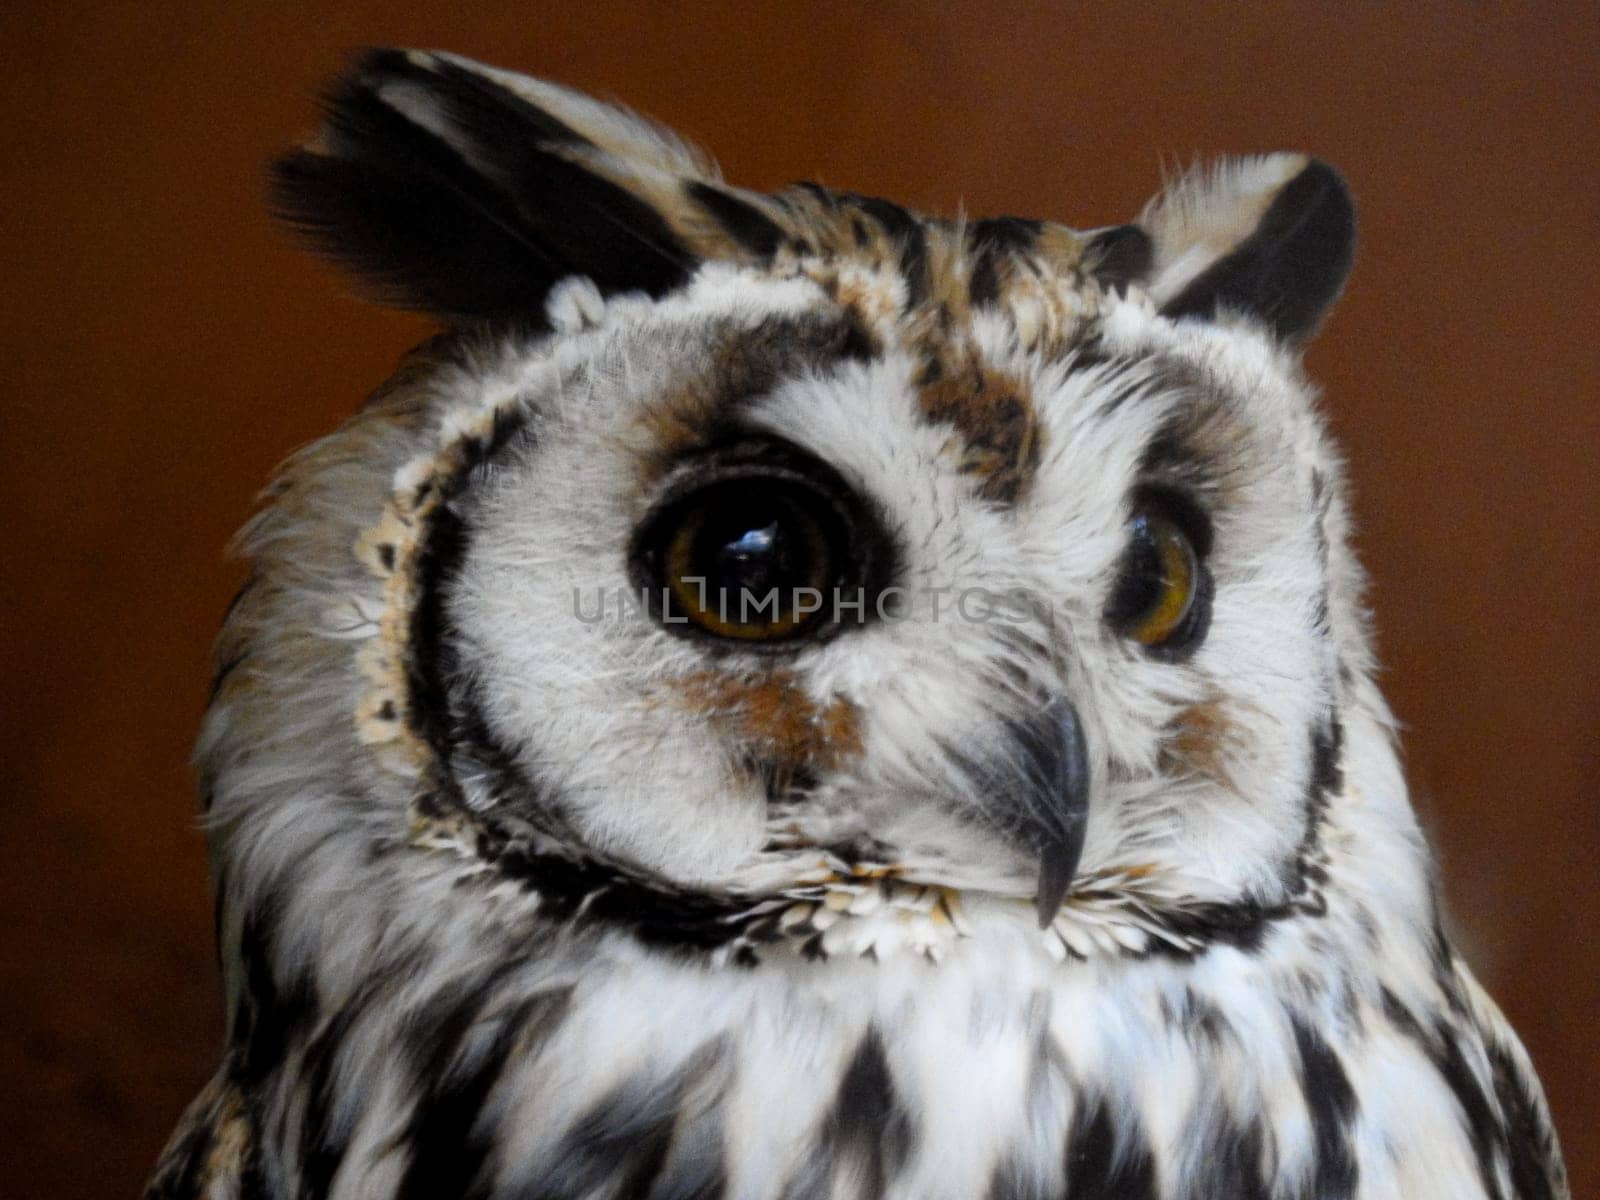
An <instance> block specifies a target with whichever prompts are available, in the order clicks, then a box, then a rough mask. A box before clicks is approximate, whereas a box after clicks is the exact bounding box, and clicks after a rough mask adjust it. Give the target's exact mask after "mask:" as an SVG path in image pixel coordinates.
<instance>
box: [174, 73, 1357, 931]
mask: <svg viewBox="0 0 1600 1200" xmlns="http://www.w3.org/2000/svg"><path fill="white" fill-rule="evenodd" d="M274 181H275V196H276V200H277V202H278V204H279V207H280V209H281V211H282V212H283V213H284V214H285V215H287V216H288V217H289V218H290V219H291V220H292V221H293V222H294V223H295V224H296V225H297V226H298V227H299V229H300V230H301V231H303V233H305V234H306V235H307V236H308V237H309V239H310V240H311V242H312V243H313V244H314V245H315V246H316V247H317V248H318V249H320V250H322V251H324V252H326V253H327V254H329V255H331V256H332V257H333V258H335V259H336V260H337V261H339V262H340V263H342V264H344V265H345V266H346V267H348V268H349V269H350V270H351V271H352V272H353V274H354V275H355V276H356V278H357V279H359V280H360V281H362V282H363V283H364V284H365V285H366V286H367V288H368V289H369V290H370V291H371V292H372V293H373V294H375V295H376V296H377V297H378V298H380V299H382V300H385V301H387V302H392V303H396V304H400V305H404V306H409V307H415V308H419V309H422V310H425V311H427V312H430V313H434V314H436V315H438V316H439V317H440V318H442V319H443V320H444V321H445V322H446V324H447V330H446V332H445V333H444V334H443V335H442V336H441V337H440V338H438V339H435V340H434V341H433V342H430V343H429V344H428V345H427V346H425V347H424V348H423V349H422V350H421V351H419V352H418V353H417V354H416V355H415V356H413V357H412V359H411V360H409V361H408V362H407V364H406V365H405V366H404V367H403V368H402V370H401V371H400V373H399V374H398V375H397V376H396V378H395V379H394V380H393V381H391V383H390V384H389V385H388V386H387V387H386V388H385V389H384V390H383V391H382V392H381V393H380V394H379V395H378V397H376V398H375V399H374V401H373V402H372V403H371V404H369V405H368V406H367V407H366V408H365V409H364V410H363V411H362V412H361V413H360V414H359V415H358V416H357V417H355V418H354V419H353V420H352V421H351V423H350V424H348V425H347V426H346V427H345V428H344V429H343V430H341V431H339V432H338V433H336V434H334V435H333V436H331V437H330V438H328V439H325V440H324V441H323V442H321V443H318V444H317V445H315V446H313V447H311V448H310V449H308V450H307V451H304V452H302V453H301V454H300V455H299V456H297V457H296V458H295V459H294V460H292V461H291V463H290V464H289V466H288V467H287V468H286V470H285V472H284V474H283V475H282V477H281V479H280V481H279V482H278V484H277V485H276V486H275V488H274V489H273V491H272V493H271V494H270V497H269V501H270V502H269V504H268V506H267V508H266V509H265V511H264V512H263V513H262V514H261V515H260V516H259V517H258V518H257V519H256V522H255V523H254V524H253V525H252V527H251V528H250V529H249V530H248V531H247V534H246V546H247V549H248V550H249V552H250V553H251V555H252V557H253V558H254V560H255V564H256V568H255V575H254V577H253V580H252V583H251V584H250V585H249V587H248V588H247V590H246V593H245V595H244V596H243V598H242V599H241V601H240V602H239V604H238V605H237V606H236V608H235V610H234V612H233V613H232V614H231V616H230V619H229V623H228V627H227V629H226V631H225V634H224V640H223V650H222V661H223V665H224V668H225V669H224V672H223V675H222V677H221V679H220V681H219V689H218V698H217V702H216V706H215V708H214V710H213V714H212V716H211V718H210V722H209V724H208V729H207V734H206V739H205V741H204V743H203V745H202V757H203V760H204V762H205V764H206V767H207V780H208V787H209V789H210V791H211V793H212V795H213V797H214V799H213V807H212V819H213V821H214V823H215V824H216V826H217V828H218V829H219V830H221V831H222V833H221V835H220V836H221V838H222V841H223V848H222V851H221V861H222V869H223V871H224V873H225V874H227V873H228V872H230V871H244V872H247V873H248V872H257V873H275V874H276V876H277V877H280V878H281V879H284V880H288V879H291V878H292V877H293V876H294V874H295V873H296V872H309V871H310V870H311V865H310V864H312V863H313V862H314V861H315V860H316V858H317V856H318V855H325V854H328V853H332V851H331V850H330V849H329V847H332V846H335V845H344V846H346V847H349V848H351V849H349V851H348V852H349V853H350V854H352V855H357V856H364V857H362V861H363V862H365V863H371V862H374V861H379V862H393V863H399V864H404V863H406V862H408V861H410V860H411V857H412V856H430V855H439V854H444V855H446V856H453V857H452V861H455V862H459V863H461V864H465V865H466V867H468V868H470V870H472V871H473V872H476V873H478V874H487V875H498V876H500V877H503V878H514V879H517V880H518V881H519V886H524V887H526V888H528V889H530V890H532V891H534V892H537V893H539V894H540V895H541V896H542V897H543V898H544V900H545V901H547V902H554V901H556V900H564V901H565V902H566V903H567V906H568V908H567V911H571V912H574V913H576V912H579V911H583V912H588V911H590V907H583V908H580V907H579V906H580V905H584V906H589V905H590V901H591V900H592V898H593V897H596V896H602V895H604V896H609V897H611V900H609V901H606V902H604V903H601V902H598V901H596V902H594V903H593V904H592V910H593V912H594V913H596V914H599V916H601V917H610V918H615V919H618V920H627V919H630V918H631V917H637V918H638V919H639V920H641V921H654V922H656V923H657V924H663V923H664V924H671V923H672V921H673V920H676V919H678V918H677V917H662V916H661V915H660V914H662V913H675V914H679V916H681V917H682V919H683V920H684V921H685V922H686V923H692V921H691V917H693V916H694V914H701V915H702V916H703V915H704V914H708V913H709V914H713V917H712V918H711V919H713V920H728V919H731V917H730V916H729V914H732V913H735V912H757V911H766V912H771V911H775V910H773V909H772V908H771V907H770V902H771V901H772V898H774V897H794V896H810V897H812V898H814V899H815V898H820V899H821V900H822V902H823V904H824V906H825V907H826V906H827V905H832V906H833V907H834V908H835V909H838V908H844V907H849V906H851V905H855V906H856V907H866V906H868V901H867V900H864V899H863V898H864V897H876V896H879V895H880V894H881V888H880V890H879V891H873V888H874V887H876V886H878V885H879V884H880V883H881V884H882V885H883V886H888V887H890V888H891V889H898V891H897V892H896V893H895V894H896V895H899V896H901V897H902V898H903V897H904V896H906V895H912V896H914V897H918V898H919V899H917V900H915V901H914V902H913V903H923V904H924V905H926V904H928V903H933V902H934V900H933V899H928V898H929V897H932V898H935V899H937V898H943V897H949V896H951V895H954V894H960V895H962V896H966V897H984V898H987V899H986V900H985V902H992V903H997V904H999V903H1003V904H1008V905H1011V906H1013V907H1014V908H1015V909H1016V910H1017V911H1019V912H1021V913H1022V914H1024V916H1026V917H1028V918H1029V919H1031V918H1032V915H1033V914H1034V913H1035V912H1037V914H1038V916H1039V917H1040V918H1041V919H1043V920H1044V921H1046V922H1050V921H1053V920H1055V919H1056V917H1057V914H1058V910H1059V909H1060V907H1061V905H1062V904H1063V902H1065V903H1066V904H1067V905H1068V906H1069V907H1070V906H1071V905H1073V904H1075V903H1077V904H1082V905H1090V904H1094V903H1101V904H1112V905H1115V904H1123V905H1128V906H1139V907H1140V910H1141V911H1143V912H1145V913H1147V914H1148V913H1152V912H1154V913H1160V912H1163V911H1167V912H1170V913H1172V914H1178V913H1180V912H1181V913H1182V914H1185V916H1184V919H1185V920H1188V921H1190V922H1194V921H1200V920H1209V921H1215V922H1221V923H1226V922H1227V921H1229V920H1232V919H1234V917H1236V916H1237V915H1238V914H1240V913H1250V912H1260V911H1262V910H1264V909H1270V908H1271V907H1272V906H1274V905H1281V904H1284V903H1287V902H1288V901H1289V899H1290V898H1291V897H1292V896H1293V895H1295V894H1296V893H1297V889H1301V888H1302V885H1303V884H1304V876H1305V873H1306V872H1307V871H1308V870H1311V871H1315V869H1316V868H1315V864H1314V861H1313V859H1314V845H1315V840H1316V828H1317V824H1318V820H1319V816H1320V814H1321V812H1322V810H1323V808H1324V806H1325V805H1326V804H1328V803H1329V801H1330V796H1331V795H1332V794H1333V793H1334V792H1335V791H1336V790H1337V779H1338V775H1339V767H1340V755H1341V749H1340V747H1341V710H1342V709H1343V708H1344V707H1345V706H1346V705H1347V704H1349V703H1350V702H1351V700H1352V696H1353V695H1354V694H1355V693H1356V692H1357V691H1360V690H1362V689H1365V688H1366V687H1367V685H1366V682H1365V681H1366V676H1367V672H1368V662H1367V651H1366V648H1365V635H1364V632H1363V622H1362V617H1361V613H1360V611H1359V607H1358V592H1359V578H1358V574H1357V570H1356V568H1355V566H1354V564H1353V562H1352V560H1351V559H1350V557H1349V555H1348V551H1347V547H1346V540H1347V539H1346V528H1345V515H1344V509H1343V504H1342V500H1341V486H1342V485H1341V483H1340V471H1339V467H1338V463H1337V460H1336V458H1335V456H1334V455H1333V453H1332V451H1331V450H1330V448H1329V446H1328V443H1327V440H1326V437H1325V434H1324V430H1323V427H1322V425H1321V423H1320V421H1319V419H1318V418H1317V416H1316V415H1315V413H1314V411H1313V405H1312V396H1311V393H1310V390H1309V388H1308V386H1307V384H1306V383H1305V382H1304V380H1303V379H1302V378H1301V375H1300V373H1299V369H1298V365H1297V361H1298V348H1299V347H1300V345H1301V344H1302V342H1303V341H1304V339H1305V338H1306V337H1307V336H1308V335H1309V334H1310V332H1311V331H1312V330H1313V328H1314V326H1315V325H1316V324H1317V322H1318V320H1319V319H1320V317H1321V316H1322V314H1323V312H1324V310H1325V309H1326V307H1327V306H1328V304H1329V303H1330V302H1331V301H1332V300H1333V298H1334V297H1335V295H1336V294H1337V293H1338V291H1339V290H1340V288H1341V286H1342V284H1343V282H1344V278H1345V275H1346V272H1347V270H1348V267H1349V263H1350V258H1351V245H1352V235H1353V219H1352V211H1351V205H1350V200H1349V196H1348V193H1347V191H1346V189H1345V187H1344V185H1343V183H1342V182H1341V180H1340V179H1339V177H1338V175H1337V174H1336V173H1335V172H1334V171H1332V170H1331V169H1330V168H1328V167H1327V166H1325V165H1323V164H1321V163H1319V162H1317V161H1315V160H1311V159H1308V158H1305V157H1303V156H1299V155H1288V154H1284V155H1273V156H1267V157H1262V158H1254V159H1245V160H1237V161H1231V162H1226V163H1223V164H1221V165H1219V166H1216V167H1214V168H1211V169H1206V170H1198V171H1195V172H1193V173H1191V174H1189V175H1188V176H1186V177H1184V178H1183V179H1181V180H1180V181H1178V182H1177V183H1175V184H1174V185H1173V186H1171V187H1170V188H1169V189H1168V190H1167V191H1166V192H1165V193H1164V194H1162V195H1161V196H1160V197H1158V198H1157V199H1156V200H1154V201H1153V202H1152V203H1151V204H1150V205H1149V206H1148V207H1147V208H1146V209H1145V210H1144V212H1143V213H1142V214H1141V215H1140V216H1139V217H1138V219H1137V220H1136V221H1134V222H1132V223H1130V224H1127V225H1122V226H1117V227H1114V228H1106V229H1100V230H1095V231H1091V232H1077V231H1074V230H1072V229H1070V228H1068V227H1065V226H1062V225H1057V224H1052V223H1049V222H1046V221H1038V220H1029V219H1019V218H997V219H985V220H954V221H952V220H941V219H933V218H924V217H921V216H918V215H916V214H913V213H911V212H908V211H907V210H905V209H904V208H901V207H899V206H897V205H895V204H892V203H889V202H887V201H884V200H879V199H874V198H870V197H865V196H859V195H854V194H850V193H843V192H836V191H831V190H828V189H825V188H821V187H817V186H813V185H806V184H802V185H797V186H795V187H792V188H789V189H786V190H783V191H781V192H778V193H775V194H771V195H768V194H758V193H755V192H750V191H745V190H741V189H739V188H736V187H732V186H729V185H728V184H726V183H724V182H723V181H722V180H721V178H720V177H719V175H718V173H717V171H716V169H715V168H714V167H713V166H712V165H711V164H710V163H709V162H708V161H707V160H706V159H704V158H703V157H701V156H700V155H699V154H698V153H696V152H695V151H694V150H692V149H690V148H689V147H687V146H685V145H684V144H683V143H681V142H680V141H678V140H677V139H676V138H674V137H672V136H671V135H670V134H667V133H664V132H663V131H661V130H659V129H657V128H655V127H654V126H652V125H649V124H647V123H645V122H643V121H641V120H640V119H638V118H637V117H635V116H633V115H631V114H629V113H627V112H624V111H621V110H619V109H617V108H614V107H611V106H608V105H605V104H601V103H598V102H596V101H594V100H591V99H589V98H586V97H584V96H581V95H579V94H577V93H574V92H572V91H569V90H566V89H564V88H561V87H557V86H555V85H552V84H548V83H544V82H540V81H537V80H534V79H529V78H525V77H522V76H518V75H512V74H508V73H504V72H500V71H496V70H492V69H490V68H487V67H483V66H480V65H478V64H475V63H471V62H468V61H465V60H463V59H460V58H456V57H452V56H449V55H445V54H435V53H426V54H424V53H407V52H397V51H381V52H375V53H372V54H370V55H368V56H366V57H365V58H363V59H362V60H361V61H360V62H359V63H358V64H357V65H356V66H355V67H354V68H353V70H352V71H351V72H350V73H349V75H348V76H347V77H346V78H345V79H344V80H343V81H342V82H341V83H340V84H339V85H338V86H337V87H336V88H335V89H334V90H333V91H332V93H331V94H330V96H329V99H328V105H327V120H326V124H325V126H324V128H323V130H322V132H321V134H320V135H319V136H318V137H317V139H316V140H315V141H313V142H312V143H310V144H309V145H307V146H306V147H304V148H303V149H301V150H299V151H297V152H295V153H292V154H290V155H288V156H287V157H285V158H283V159H282V160H281V161H280V162H279V163H278V164H277V165H276V168H275V176H274ZM357 847H358V849H357ZM404 869H407V868H405V867H404V866H403V865H402V866H397V867H396V868H395V870H396V871H401V870H404ZM307 878H308V879H309V875H308V876H307ZM885 881H886V882H885ZM312 886H313V885H312V884H310V883H309V882H307V883H306V887H307V888H311V887H312ZM841 888H842V889H844V891H843V892H840V891H839V890H838V889H841ZM808 889H810V890H808ZM830 889H834V890H830ZM839 895H844V896H845V897H846V898H845V900H844V901H838V900H837V897H838V896H839ZM618 897H621V899H618ZM850 897H855V899H853V900H852V899H851V898H850ZM871 902H872V903H875V902H876V901H875V900H872V901H871ZM939 902H940V903H943V900H939ZM763 905H768V907H766V908H763V907H762V906H763ZM653 906H658V907H653ZM785 911H788V910H785ZM941 911H943V910H941ZM652 914H654V915H652ZM1174 920H1175V921H1176V916H1174ZM1170 928H1179V925H1177V924H1174V925H1172V926H1170V927H1169V929H1170Z"/></svg>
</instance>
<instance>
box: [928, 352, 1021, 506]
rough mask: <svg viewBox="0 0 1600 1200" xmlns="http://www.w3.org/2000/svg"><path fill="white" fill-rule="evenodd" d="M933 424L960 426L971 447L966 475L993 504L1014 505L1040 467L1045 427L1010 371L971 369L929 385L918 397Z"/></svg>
mask: <svg viewBox="0 0 1600 1200" xmlns="http://www.w3.org/2000/svg"><path fill="white" fill-rule="evenodd" d="M918 401H919V403H920V405H921V407H922V412H923V414H924V415H925V416H926V417H927V418H928V419H929V420H930V421H935V422H939V423H943V424H949V425H952V426H954V427H955V430H956V433H957V434H959V435H960V437H961V439H962V441H963V442H964V443H965V446H964V449H963V451H962V455H961V470H962V471H963V472H964V473H965V474H968V475H971V476H973V477H975V478H976V479H977V480H978V494H979V495H981V496H983V497H984V498H985V499H987V500H998V501H1000V502H1002V503H1006V504H1010V503H1014V502H1015V501H1016V500H1017V499H1018V498H1019V497H1020V496H1022V494H1023V493H1024V492H1026V491H1027V488H1028V485H1029V484H1030V483H1031V482H1032V481H1033V476H1034V473H1035V471H1036V470H1037V469H1038V465H1039V422H1038V418H1037V417H1036V416H1035V414H1034V410H1033V397H1032V395H1031V393H1030V392H1029V390H1028V387H1027V385H1026V383H1024V382H1023V380H1022V379H1021V378H1019V377H1018V376H1016V375H1014V374H1013V373H1011V372H1009V371H1002V370H999V369H996V368H994V367H986V366H983V365H980V364H968V365H965V366H962V367H960V368H958V369H956V370H953V371H947V372H945V373H942V374H940V375H939V376H938V377H937V378H935V379H933V380H931V381H930V382H928V383H925V384H924V385H923V386H922V389H921V392H920V394H919V396H918Z"/></svg>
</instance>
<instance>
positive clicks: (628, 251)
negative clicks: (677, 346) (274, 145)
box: [271, 50, 695, 318]
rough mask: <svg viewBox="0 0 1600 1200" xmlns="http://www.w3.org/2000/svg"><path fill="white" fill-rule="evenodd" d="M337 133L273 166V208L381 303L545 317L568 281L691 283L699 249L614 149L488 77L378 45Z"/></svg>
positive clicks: (336, 102)
mask: <svg viewBox="0 0 1600 1200" xmlns="http://www.w3.org/2000/svg"><path fill="white" fill-rule="evenodd" d="M326 110H327V117H326V123H325V125H324V128H323V132H322V139H321V143H320V144H319V145H318V146H317V147H316V148H313V149H302V150H297V151H294V152H291V153H289V154H287V155H285V156H283V157H282V158H280V159H279V160H278V161H277V162H276V163H275V164H274V165H273V169H272V186H271V200H272V207H273V210H274V211H275V212H276V213H277V215H279V216H280V217H281V218H283V219H284V220H286V221H287V222H288V223H289V224H291V225H292V226H294V227H295V228H296V229H297V230H298V231H299V232H300V233H301V235H302V236H303V237H304V238H305V239H306V240H307V242H309V244H310V245H311V246H312V248H313V249H315V250H316V251H318V252H319V253H321V254H324V255H326V256H327V257H329V258H330V259H332V260H333V261H335V262H336V263H338V264H339V265H340V266H342V267H344V268H345V269H346V270H348V271H349V272H350V273H351V274H353V275H354V276H355V277H356V278H357V279H358V280H359V281H360V282H361V283H363V284H365V286H366V289H367V291H368V292H369V293H370V294H372V295H373V296H374V297H375V298H377V299H378V300H380V301H382V302H385V303H389V304H394V305H397V306H399V307H405V308H417V309H422V310H424V311H427V312H432V313H437V314H439V315H441V316H446V317H462V318H496V317H516V316H526V315H529V314H538V313H539V312H540V311H541V308H542V305H543V301H544V297H545V294H546V293H547V292H548V291H549V289H550V286H551V285H552V284H553V283H555V282H556V281H557V280H559V279H562V278H564V277H566V276H569V275H586V276H588V277H589V278H591V279H592V280H594V282H595V284H596V285H597V286H598V287H599V288H600V290H601V291H602V292H605V293H610V292H617V291H631V290H642V291H645V292H647V293H649V294H651V295H661V294H662V293H663V292H666V291H668V290H670V289H671V288H673V287H675V286H677V285H678V284H679V283H681V282H682V281H683V279H684V278H685V277H686V276H687V274H688V272H689V271H690V270H691V269H692V268H693V266H694V265H695V258H694V255H692V254H691V253H690V252H689V251H688V250H686V249H685V248H684V247H683V245H682V244H681V243H680V242H679V241H678V239H677V238H676V237H675V236H674V235H673V233H672V231H671V229H670V228H669V227H668V226H667V223H666V221H665V220H664V219H663V218H662V216H661V214H660V213H659V212H657V211H656V210H655V209H654V208H653V207H652V206H651V205H650V204H649V203H648V202H647V201H646V200H644V199H642V198H641V197H639V196H637V195H635V194H633V193H632V192H630V191H628V190H627V189H625V188H624V187H621V186H619V185H618V184H616V183H613V182H612V181H611V180H609V179H606V178H604V177H603V176H601V175H600V174H597V173H596V172H595V171H594V170H591V169H590V168H589V167H587V166H585V165H584V164H583V162H581V161H578V160H579V159H581V158H582V157H583V156H584V155H585V154H591V155H593V154H598V153H599V151H598V150H597V149H596V148H595V147H593V146H592V144H591V143H589V142H588V141H586V140H585V139H584V138H583V137H582V136H581V135H579V134H578V133H576V132H575V131H574V130H573V129H571V128H570V127H569V126H567V125H566V124H565V123H563V122H562V121H560V120H559V119H557V118H556V117H554V116H552V115H551V114H550V113H548V112H545V111H544V110H543V109H541V108H539V107H538V106H536V105H534V104H532V103H530V102H529V101H527V100H525V99H523V98H522V97H521V96H518V95H516V94H514V93H512V92H511V91H509V90H507V89H506V88H504V87H502V86H500V85H499V84H497V83H495V82H494V81H493V80H491V79H489V78H487V77H486V76H483V75H480V74H478V73H476V72H474V71H471V70H468V69H467V68H465V67H461V66H457V65H456V64H454V63H450V62H448V61H445V60H441V59H437V58H424V59H416V58H413V57H412V56H409V55H406V54H403V53H401V52H398V51H393V50H379V51H373V52H371V53H369V54H367V55H366V56H364V57H363V58H362V59H361V60H360V61H359V62H358V63H357V64H356V66H355V67H354V68H353V69H352V70H351V71H350V73H349V74H348V75H347V76H346V77H345V78H344V79H343V80H342V81H341V82H339V83H338V84H336V85H335V87H334V88H333V90H332V91H331V93H330V94H329V96H328V98H327V101H326Z"/></svg>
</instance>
